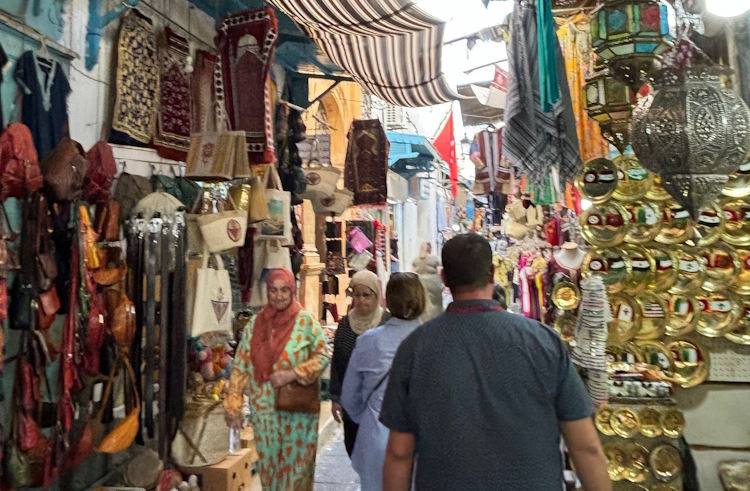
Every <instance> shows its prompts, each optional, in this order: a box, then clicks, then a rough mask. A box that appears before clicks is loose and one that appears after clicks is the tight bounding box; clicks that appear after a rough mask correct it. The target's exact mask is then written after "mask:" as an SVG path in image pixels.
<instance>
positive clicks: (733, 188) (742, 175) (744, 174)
mask: <svg viewBox="0 0 750 491" xmlns="http://www.w3.org/2000/svg"><path fill="white" fill-rule="evenodd" d="M721 194H723V195H724V196H729V197H730V198H744V197H745V196H748V195H750V162H745V163H744V164H742V165H741V166H740V168H739V169H737V172H734V173H732V174H729V180H728V181H727V183H726V184H725V185H724V189H722V190H721Z"/></svg>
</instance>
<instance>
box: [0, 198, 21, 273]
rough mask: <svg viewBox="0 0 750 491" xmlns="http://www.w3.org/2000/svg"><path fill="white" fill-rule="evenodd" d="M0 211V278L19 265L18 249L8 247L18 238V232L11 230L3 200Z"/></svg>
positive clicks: (0, 203)
mask: <svg viewBox="0 0 750 491" xmlns="http://www.w3.org/2000/svg"><path fill="white" fill-rule="evenodd" d="M0 213H2V214H3V220H2V221H0V278H7V276H8V274H9V273H10V272H11V271H15V270H17V269H19V268H20V267H21V260H20V259H19V257H18V251H17V250H15V249H12V248H10V247H9V243H12V242H15V240H16V239H17V238H18V232H16V231H15V230H13V226H12V225H11V223H10V218H9V217H8V211H7V210H6V209H5V204H4V203H3V202H0Z"/></svg>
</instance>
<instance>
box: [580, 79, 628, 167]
mask: <svg viewBox="0 0 750 491" xmlns="http://www.w3.org/2000/svg"><path fill="white" fill-rule="evenodd" d="M584 93H585V96H586V98H585V100H586V112H588V115H589V117H590V118H592V119H593V120H594V121H596V122H597V123H599V127H600V128H601V130H602V136H603V137H604V139H605V140H607V141H608V142H609V143H611V144H612V145H614V146H615V148H617V149H618V150H619V151H620V153H624V152H625V148H626V147H627V146H628V145H630V119H631V115H632V112H633V106H634V105H635V103H636V95H635V92H633V90H632V89H631V88H630V87H628V86H627V85H625V84H624V83H623V82H621V81H620V80H617V79H616V78H614V77H613V76H612V75H610V71H609V69H608V68H606V67H603V68H601V70H599V71H597V72H594V74H593V75H592V76H591V77H589V78H588V79H587V80H586V86H585V87H584Z"/></svg>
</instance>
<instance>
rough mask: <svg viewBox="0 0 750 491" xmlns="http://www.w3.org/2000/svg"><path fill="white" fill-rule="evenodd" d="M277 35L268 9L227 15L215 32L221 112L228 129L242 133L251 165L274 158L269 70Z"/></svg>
mask: <svg viewBox="0 0 750 491" xmlns="http://www.w3.org/2000/svg"><path fill="white" fill-rule="evenodd" d="M278 36H279V26H278V22H277V20H276V15H275V14H274V11H273V9H272V8H271V7H266V8H262V9H256V10H247V11H244V12H240V13H238V14H234V15H231V16H228V17H226V18H225V19H224V22H223V23H222V27H221V30H220V32H219V38H218V42H217V46H218V47H219V53H220V56H221V70H222V76H223V84H224V97H225V103H226V108H225V109H226V113H227V116H228V119H229V123H230V125H231V126H232V129H234V130H238V131H244V132H245V140H246V142H247V150H248V160H249V162H250V164H251V165H252V164H268V163H271V162H273V161H274V158H275V156H274V143H273V121H272V114H273V111H272V105H271V79H270V71H271V60H272V59H273V52H274V48H275V46H276V40H277V38H278Z"/></svg>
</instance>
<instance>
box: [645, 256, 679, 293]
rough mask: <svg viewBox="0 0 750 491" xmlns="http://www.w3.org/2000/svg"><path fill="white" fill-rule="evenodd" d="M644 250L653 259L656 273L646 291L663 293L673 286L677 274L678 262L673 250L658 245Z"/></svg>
mask: <svg viewBox="0 0 750 491" xmlns="http://www.w3.org/2000/svg"><path fill="white" fill-rule="evenodd" d="M646 250H647V251H648V253H649V254H651V257H653V258H654V264H655V266H656V271H654V278H653V279H652V280H651V282H649V284H648V289H649V290H651V291H653V292H654V293H664V292H666V291H668V290H669V289H670V288H672V286H673V285H674V282H675V281H676V280H677V274H678V273H679V271H680V270H679V264H680V261H679V259H678V256H677V255H676V254H675V251H674V250H673V249H669V248H667V246H663V245H658V244H649V245H647V246H646Z"/></svg>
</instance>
